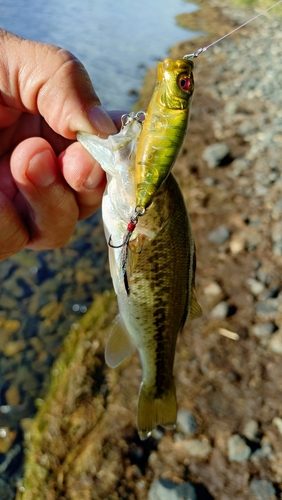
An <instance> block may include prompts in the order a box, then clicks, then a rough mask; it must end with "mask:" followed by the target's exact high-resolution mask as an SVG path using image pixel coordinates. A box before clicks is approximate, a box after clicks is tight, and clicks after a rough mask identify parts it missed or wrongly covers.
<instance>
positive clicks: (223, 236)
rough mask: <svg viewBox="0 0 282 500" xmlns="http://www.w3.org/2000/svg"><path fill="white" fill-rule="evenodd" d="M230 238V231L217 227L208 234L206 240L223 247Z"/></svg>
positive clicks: (224, 227)
mask: <svg viewBox="0 0 282 500" xmlns="http://www.w3.org/2000/svg"><path fill="white" fill-rule="evenodd" d="M230 236H231V231H230V229H228V227H226V226H219V227H217V228H216V229H214V230H213V231H211V232H210V233H209V234H208V240H209V241H211V243H215V244H216V245H223V243H225V242H226V241H227V240H228V239H229V238H230Z"/></svg>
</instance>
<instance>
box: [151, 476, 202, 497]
mask: <svg viewBox="0 0 282 500" xmlns="http://www.w3.org/2000/svg"><path fill="white" fill-rule="evenodd" d="M149 500H197V495H196V491H195V488H194V486H193V485H192V484H191V483H183V484H175V483H173V482H172V481H168V480H166V479H157V480H156V481H154V482H153V483H152V486H151V488H150V490H149Z"/></svg>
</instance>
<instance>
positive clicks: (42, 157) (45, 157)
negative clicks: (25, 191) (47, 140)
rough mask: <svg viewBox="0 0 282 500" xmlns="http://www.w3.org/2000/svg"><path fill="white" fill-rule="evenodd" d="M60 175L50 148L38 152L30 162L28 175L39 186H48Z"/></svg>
mask: <svg viewBox="0 0 282 500" xmlns="http://www.w3.org/2000/svg"><path fill="white" fill-rule="evenodd" d="M57 175H58V170H57V165H56V163H55V161H54V156H53V155H52V153H51V151H49V150H48V149H46V150H44V151H41V152H40V153H37V155H35V156H34V157H33V158H32V160H31V161H30V162H29V166H28V169H27V172H26V176H27V177H28V179H29V180H30V182H32V184H34V185H35V186H37V187H48V186H50V185H51V184H53V182H55V180H56V178H57Z"/></svg>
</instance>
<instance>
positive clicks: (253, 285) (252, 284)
mask: <svg viewBox="0 0 282 500" xmlns="http://www.w3.org/2000/svg"><path fill="white" fill-rule="evenodd" d="M247 284H248V285H249V288H250V291H251V292H252V294H253V295H259V294H260V293H261V292H263V290H264V285H263V283H261V281H258V280H256V279H253V278H249V279H247Z"/></svg>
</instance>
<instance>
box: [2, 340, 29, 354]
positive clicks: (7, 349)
mask: <svg viewBox="0 0 282 500" xmlns="http://www.w3.org/2000/svg"><path fill="white" fill-rule="evenodd" d="M25 347H26V343H25V341H24V340H22V339H19V340H11V341H9V342H6V344H5V345H4V346H3V350H2V352H3V354H4V355H5V356H7V357H12V356H15V355H16V354H18V353H19V352H21V351H23V350H24V349H25Z"/></svg>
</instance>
